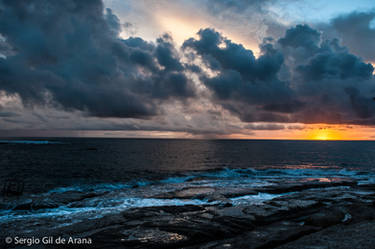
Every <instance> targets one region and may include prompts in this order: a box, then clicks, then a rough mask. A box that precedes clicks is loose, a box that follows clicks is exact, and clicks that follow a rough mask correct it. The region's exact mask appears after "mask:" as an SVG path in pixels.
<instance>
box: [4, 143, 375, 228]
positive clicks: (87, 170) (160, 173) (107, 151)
mask: <svg viewBox="0 0 375 249" xmlns="http://www.w3.org/2000/svg"><path fill="white" fill-rule="evenodd" d="M374 164H375V142H365V141H358V142H344V141H342V142H341V141H259V140H158V139H153V140H151V139H148V140H147V139H87V138H85V139H83V138H72V139H60V138H59V139H48V140H47V139H31V140H30V139H27V140H26V139H23V140H19V139H18V140H5V139H4V140H0V181H1V184H5V183H7V182H8V183H9V182H13V183H23V184H24V192H23V194H22V195H21V196H18V197H11V198H8V197H6V198H4V197H3V198H0V226H2V225H4V226H7V227H13V228H14V229H16V230H20V231H24V230H27V231H38V229H41V227H43V229H54V228H56V227H58V226H65V225H71V224H72V223H75V222H82V221H84V220H85V219H93V218H100V217H103V216H105V215H107V214H113V213H118V212H121V211H123V210H126V209H129V208H134V207H146V206H161V205H163V206H165V205H170V206H175V205H187V204H193V205H200V204H205V205H214V204H215V203H216V204H217V202H218V201H217V200H201V199H199V198H187V199H181V198H173V199H171V198H164V197H160V196H163V193H172V192H174V191H176V190H182V189H186V188H193V189H196V188H197V187H203V188H209V189H213V190H216V189H220V188H224V189H234V190H237V189H238V190H240V189H249V188H250V189H252V188H258V189H259V188H260V189H261V188H263V186H270V185H272V186H274V187H275V186H276V187H278V186H279V185H280V184H281V185H282V184H284V183H286V182H298V183H300V184H305V183H306V182H309V181H310V182H311V181H324V182H327V181H328V182H330V181H336V180H337V179H348V178H350V179H354V180H356V181H358V182H359V183H362V184H364V183H368V182H374V179H375V177H374V176H375V168H374ZM275 197H277V195H273V194H267V193H262V191H260V192H259V193H258V194H256V195H249V196H240V197H235V198H232V199H230V200H229V201H231V202H232V204H233V205H237V204H238V203H243V202H246V203H257V205H258V204H259V205H260V204H261V203H262V202H263V201H265V200H269V199H272V198H275Z"/></svg>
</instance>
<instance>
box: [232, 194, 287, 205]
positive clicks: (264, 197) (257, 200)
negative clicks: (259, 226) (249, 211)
mask: <svg viewBox="0 0 375 249" xmlns="http://www.w3.org/2000/svg"><path fill="white" fill-rule="evenodd" d="M279 196H281V195H276V194H268V193H258V194H256V195H244V196H239V197H234V198H230V200H231V201H232V204H233V205H235V206H237V205H259V204H262V203H263V202H265V201H268V200H272V199H274V198H276V197H279Z"/></svg>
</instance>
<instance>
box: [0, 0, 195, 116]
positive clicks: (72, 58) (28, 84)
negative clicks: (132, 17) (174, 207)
mask: <svg viewBox="0 0 375 249" xmlns="http://www.w3.org/2000/svg"><path fill="white" fill-rule="evenodd" d="M0 8H1V10H0V34H1V35H2V37H3V38H4V39H3V40H4V41H3V43H5V44H7V45H6V46H5V45H2V46H1V48H2V49H4V48H7V47H10V48H12V50H14V51H15V52H14V54H12V55H9V56H6V58H3V59H0V72H1V78H0V90H5V91H6V92H7V93H8V94H18V95H19V96H20V97H21V98H22V100H23V102H24V103H25V104H30V105H34V104H42V105H44V104H52V105H56V106H60V107H62V108H65V109H68V110H81V111H86V112H88V114H90V115H93V116H99V117H141V118H144V117H148V116H152V115H156V114H158V113H160V108H159V107H160V103H161V102H165V101H168V100H171V99H181V100H183V99H186V98H188V97H192V96H194V88H193V86H192V84H191V82H190V80H189V79H188V78H187V76H186V75H185V73H184V65H183V64H182V63H181V61H180V58H179V56H178V55H177V53H178V52H177V51H176V49H175V48H174V45H173V41H172V38H171V37H170V36H168V35H163V36H161V37H160V38H159V39H158V40H157V41H156V43H150V42H146V41H144V40H142V39H141V38H129V39H126V40H124V39H120V38H119V32H120V30H121V24H120V23H119V20H118V18H117V17H116V16H115V15H114V14H113V13H112V11H111V10H110V9H104V7H103V4H102V2H101V1H100V0H90V1H88V0H84V1H81V0H79V1H78V0H66V1H64V2H63V3H62V2H61V1H47V0H36V1H6V0H3V1H0ZM2 54H5V55H7V54H6V53H2ZM8 54H9V53H8Z"/></svg>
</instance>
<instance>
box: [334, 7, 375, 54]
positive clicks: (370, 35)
mask: <svg viewBox="0 0 375 249" xmlns="http://www.w3.org/2000/svg"><path fill="white" fill-rule="evenodd" d="M374 18H375V11H372V12H367V13H363V12H354V13H350V14H347V15H342V16H339V17H337V18H335V19H333V21H332V23H331V25H332V27H333V28H334V30H335V31H336V32H337V33H338V35H339V36H340V37H341V39H342V41H343V43H344V44H345V45H346V46H348V47H349V48H350V50H351V51H352V52H353V53H355V54H358V55H359V56H361V57H362V58H364V59H366V60H370V61H375V27H374V26H371V22H373V21H374Z"/></svg>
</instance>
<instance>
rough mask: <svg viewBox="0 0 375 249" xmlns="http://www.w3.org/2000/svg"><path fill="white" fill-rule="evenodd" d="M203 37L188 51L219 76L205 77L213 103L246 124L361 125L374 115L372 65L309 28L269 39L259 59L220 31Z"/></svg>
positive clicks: (187, 47) (189, 45) (190, 44)
mask: <svg viewBox="0 0 375 249" xmlns="http://www.w3.org/2000/svg"><path fill="white" fill-rule="evenodd" d="M198 36H199V38H198V39H194V38H190V39H188V40H186V41H185V43H184V45H183V47H184V49H185V50H186V51H189V52H190V53H193V54H194V55H195V56H197V57H199V58H201V59H202V60H203V62H204V63H205V65H206V66H207V67H209V68H210V69H211V70H212V71H213V72H214V76H212V74H207V73H201V74H200V78H201V80H202V82H203V83H204V84H205V85H206V86H207V87H208V89H210V90H211V91H212V93H213V96H214V101H215V102H216V103H218V104H220V105H222V106H223V107H224V108H225V109H227V110H229V111H230V112H232V113H233V114H235V115H237V116H238V117H240V118H241V120H242V121H245V122H301V123H358V120H362V121H363V122H364V121H365V120H366V122H370V121H369V120H371V118H372V117H373V116H374V114H375V101H374V96H375V82H374V77H373V67H372V65H371V64H367V63H365V62H363V60H362V59H361V58H360V57H358V56H355V55H353V54H351V53H350V52H349V51H348V49H347V48H345V47H343V46H341V45H340V43H339V41H338V40H337V39H333V40H324V39H322V36H321V33H320V32H319V31H317V30H315V29H313V28H311V27H309V26H308V25H297V26H295V27H293V28H290V29H289V30H287V31H286V33H285V36H284V37H282V38H280V39H278V40H277V41H274V40H272V39H265V41H264V43H263V44H261V46H260V48H261V52H262V53H261V55H260V56H259V58H255V57H254V55H253V53H252V51H251V50H248V49H245V48H244V47H243V46H242V45H241V44H236V43H233V42H232V41H230V40H229V39H227V38H225V37H224V36H223V35H221V34H220V33H218V32H216V31H215V30H212V29H204V30H201V31H199V33H198Z"/></svg>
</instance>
